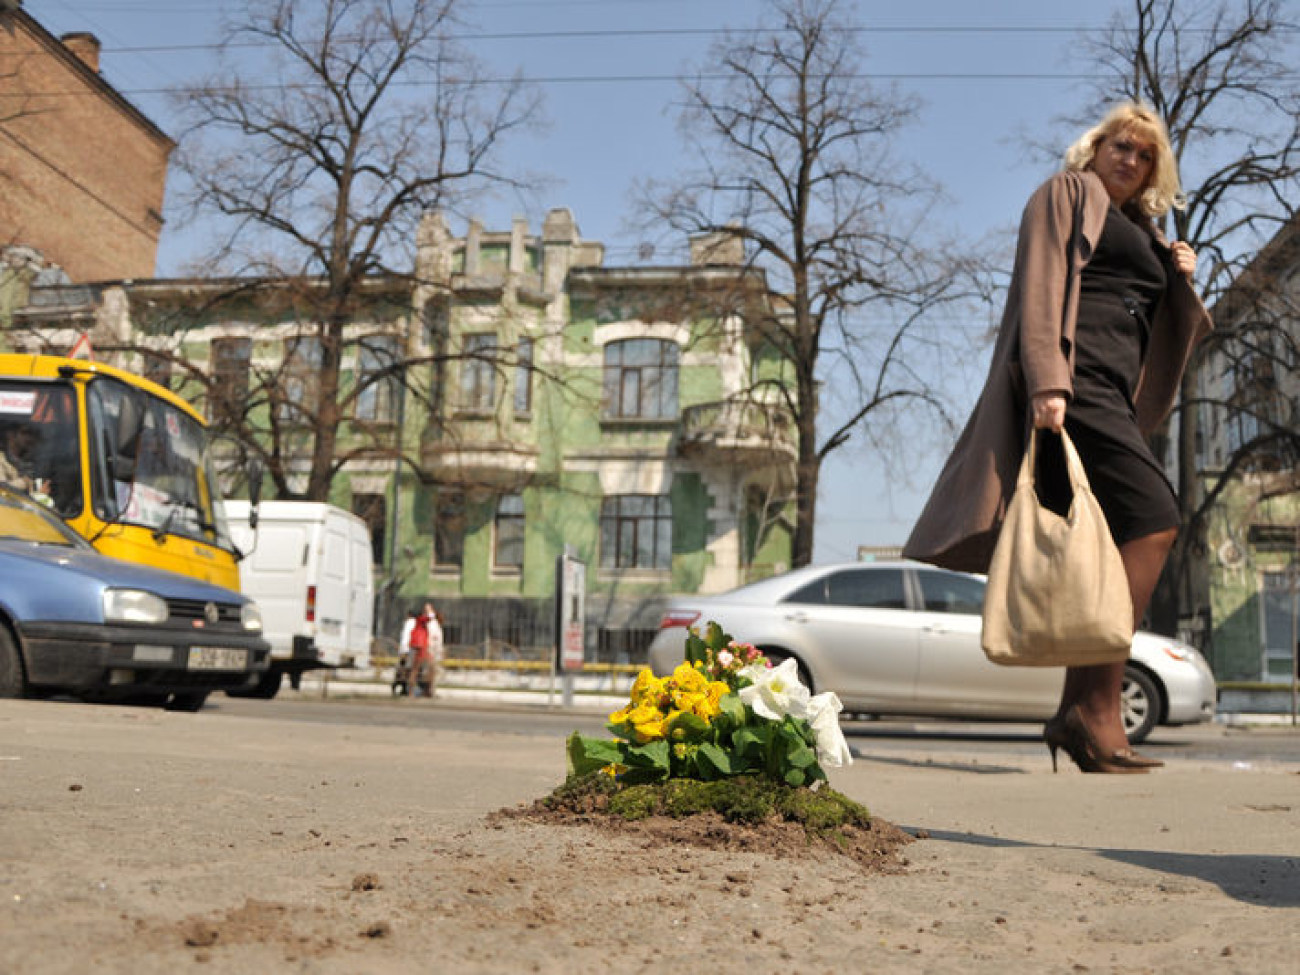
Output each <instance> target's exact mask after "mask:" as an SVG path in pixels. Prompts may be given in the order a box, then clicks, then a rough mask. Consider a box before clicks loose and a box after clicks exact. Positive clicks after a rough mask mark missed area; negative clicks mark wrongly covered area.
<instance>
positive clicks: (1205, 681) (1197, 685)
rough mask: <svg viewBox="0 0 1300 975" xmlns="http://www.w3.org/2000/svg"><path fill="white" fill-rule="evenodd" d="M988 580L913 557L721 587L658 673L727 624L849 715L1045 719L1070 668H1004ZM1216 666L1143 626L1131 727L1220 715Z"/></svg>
mask: <svg viewBox="0 0 1300 975" xmlns="http://www.w3.org/2000/svg"><path fill="white" fill-rule="evenodd" d="M983 604H984V579H983V578H982V577H980V576H975V575H967V574H965V573H960V572H949V571H946V570H944V569H937V568H934V567H933V566H929V565H923V564H920V563H914V562H853V563H848V564H844V565H825V566H810V567H807V568H803V569H796V570H795V571H793V572H787V573H785V574H783V575H779V576H775V577H773V578H771V579H765V580H763V581H762V582H756V583H752V584H751V585H748V586H742V587H741V588H739V589H734V590H732V591H731V592H728V593H724V594H722V595H718V596H684V597H680V598H675V599H673V600H672V601H671V602H670V603H669V606H668V609H667V611H666V612H665V614H664V617H663V620H662V621H661V622H660V624H659V626H660V629H659V632H658V634H657V635H656V636H655V639H654V642H653V643H651V645H650V650H649V662H650V666H651V668H652V669H653V670H654V671H655V673H657V674H666V673H668V672H670V671H671V670H672V669H673V667H675V666H676V665H677V664H678V663H680V662H681V660H682V654H683V649H684V646H685V639H686V627H688V626H700V627H701V628H702V627H703V626H704V624H706V623H708V622H709V621H714V622H717V623H718V624H719V625H720V626H721V627H722V628H723V629H724V630H725V631H726V632H727V633H730V634H731V636H732V637H734V638H735V639H736V640H738V641H740V642H742V643H752V644H754V645H755V646H757V647H758V648H759V649H761V650H762V651H763V652H764V653H766V654H767V656H768V657H769V658H771V659H772V660H773V661H777V660H781V659H784V658H786V657H793V658H795V660H796V661H798V664H799V672H800V676H801V679H802V680H803V682H804V683H805V684H807V685H808V686H809V687H810V688H811V689H812V690H813V691H814V692H818V691H834V692H835V693H836V694H838V695H839V697H840V700H841V701H843V702H844V710H845V711H846V712H854V713H859V714H877V715H883V714H890V715H917V716H927V717H944V718H982V719H990V720H1001V721H1042V720H1045V719H1046V718H1048V717H1050V716H1051V715H1052V714H1053V712H1054V711H1055V710H1056V702H1057V700H1058V699H1059V697H1060V694H1061V683H1062V681H1063V680H1064V671H1063V670H1062V669H1060V668H1054V667H1047V668H1043V667H1003V666H999V665H997V664H993V663H990V662H989V661H988V659H987V658H986V657H985V656H984V652H983V650H982V649H981V648H980V620H981V618H980V612H981V608H982V607H983ZM1215 703H1216V689H1215V683H1214V675H1213V674H1212V673H1211V672H1210V668H1209V666H1208V665H1207V664H1206V662H1205V659H1204V658H1203V657H1202V656H1201V655H1200V654H1199V653H1198V652H1197V651H1196V650H1195V649H1194V648H1193V647H1190V646H1188V645H1187V644H1185V643H1181V642H1179V641H1178V640H1174V639H1171V638H1169V637H1164V636H1159V635H1157V634H1154V633H1147V632H1145V631H1143V632H1139V633H1138V634H1137V635H1136V636H1135V637H1134V640H1133V650H1132V652H1131V655H1130V658H1129V662H1128V665H1127V667H1126V668H1125V672H1124V689H1123V705H1124V724H1125V727H1126V730H1127V731H1128V736H1129V739H1130V741H1133V742H1135V743H1136V742H1140V741H1142V740H1143V739H1144V738H1146V737H1147V735H1149V734H1150V733H1151V730H1152V729H1153V728H1154V727H1155V726H1156V725H1157V724H1166V725H1179V724H1189V723H1192V722H1197V721H1209V720H1210V719H1212V718H1213V717H1214V709H1215Z"/></svg>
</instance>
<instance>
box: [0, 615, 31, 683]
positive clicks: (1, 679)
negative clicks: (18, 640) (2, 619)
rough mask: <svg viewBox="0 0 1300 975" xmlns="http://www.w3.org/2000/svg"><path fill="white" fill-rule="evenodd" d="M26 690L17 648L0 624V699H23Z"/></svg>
mask: <svg viewBox="0 0 1300 975" xmlns="http://www.w3.org/2000/svg"><path fill="white" fill-rule="evenodd" d="M26 690H27V687H26V682H25V681H24V680H23V662H22V660H21V659H20V658H19V656H18V648H17V647H16V646H14V641H13V637H11V636H10V635H9V631H8V630H7V629H5V627H4V625H3V624H0V697H23V696H24V694H25V692H26Z"/></svg>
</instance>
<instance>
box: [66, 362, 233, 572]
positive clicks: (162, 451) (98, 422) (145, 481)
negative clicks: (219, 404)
mask: <svg viewBox="0 0 1300 975" xmlns="http://www.w3.org/2000/svg"><path fill="white" fill-rule="evenodd" d="M86 416H87V422H88V424H89V426H90V437H91V450H90V456H91V496H92V499H93V504H94V508H95V513H96V514H97V515H99V517H101V518H103V519H104V520H105V521H110V522H126V523H128V524H134V525H143V526H144V527H146V528H152V529H156V530H157V531H160V532H164V533H167V534H173V535H181V536H184V537H187V538H193V539H196V540H198V541H203V542H207V543H208V544H210V545H218V546H220V547H221V548H224V549H227V550H230V549H231V548H232V546H231V541H230V534H229V532H228V531H227V530H226V523H225V518H224V513H223V512H221V511H220V506H219V505H217V504H216V503H215V501H216V497H217V496H216V493H215V490H214V489H215V485H216V481H215V479H213V478H212V477H211V465H210V463H209V458H208V455H207V438H206V435H205V431H204V429H203V427H202V425H200V424H199V423H198V422H196V421H195V420H194V418H193V417H191V416H189V415H188V414H186V413H185V412H183V411H181V410H179V409H177V408H176V407H175V406H173V405H172V404H170V403H167V402H166V401H164V400H161V399H157V398H155V397H153V396H150V395H148V394H146V393H145V392H143V391H142V390H138V389H133V388H132V387H130V386H128V385H127V384H125V383H123V382H120V381H118V380H116V379H111V378H108V377H100V378H96V379H95V380H94V381H92V382H91V383H90V385H89V387H88V390H87V394H86Z"/></svg>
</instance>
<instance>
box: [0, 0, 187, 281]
mask: <svg viewBox="0 0 1300 975" xmlns="http://www.w3.org/2000/svg"><path fill="white" fill-rule="evenodd" d="M65 42H66V43H65ZM98 62H99V43H98V41H96V40H95V39H94V37H93V36H91V35H89V34H75V35H68V36H67V37H66V38H65V40H64V41H60V40H59V39H58V38H56V37H54V36H52V35H51V34H49V33H48V32H47V31H46V30H45V29H44V28H43V27H41V26H40V25H39V24H38V23H37V22H36V21H35V20H33V19H32V18H31V17H30V16H28V15H27V14H26V13H25V12H24V11H23V10H22V8H21V7H20V6H19V7H14V6H13V5H12V3H10V4H8V5H0V92H3V95H4V97H3V98H0V244H5V245H8V244H25V245H28V246H30V247H34V248H36V249H37V250H39V251H40V252H41V253H42V254H43V255H44V256H45V258H46V259H47V260H48V261H51V262H53V263H55V264H58V265H60V266H61V267H62V268H63V269H64V270H65V271H66V272H67V273H68V275H69V276H70V277H71V278H72V279H73V280H74V281H97V280H110V279H121V278H136V277H140V278H148V277H152V276H153V275H154V267H155V260H156V257H157V251H158V236H159V233H160V232H161V230H162V206H163V189H164V185H165V182H166V177H167V160H168V157H169V156H170V154H171V151H172V149H173V148H174V147H175V143H173V142H172V140H171V139H169V138H168V137H167V135H166V134H165V133H163V132H162V131H161V130H160V129H158V128H157V126H155V125H154V124H153V123H152V122H150V121H149V120H148V119H147V118H146V117H145V116H144V115H142V114H141V113H140V112H139V111H138V110H137V109H136V108H134V107H133V106H132V105H131V104H130V103H129V102H128V101H126V99H124V98H123V97H122V96H121V95H119V94H118V93H117V92H116V91H115V90H114V89H113V88H112V86H110V85H109V84H107V83H106V82H105V81H104V80H103V79H102V78H101V77H100V75H99V70H98Z"/></svg>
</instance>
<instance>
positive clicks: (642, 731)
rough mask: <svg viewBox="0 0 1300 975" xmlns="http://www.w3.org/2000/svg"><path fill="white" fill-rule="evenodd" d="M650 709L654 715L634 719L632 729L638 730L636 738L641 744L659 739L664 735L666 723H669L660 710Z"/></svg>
mask: <svg viewBox="0 0 1300 975" xmlns="http://www.w3.org/2000/svg"><path fill="white" fill-rule="evenodd" d="M647 710H650V711H651V713H652V714H653V715H654V716H653V717H647V718H646V720H644V721H635V720H634V721H633V722H632V729H633V730H634V731H635V732H636V740H637V741H638V742H640V743H641V744H643V745H644V744H645V743H646V742H648V741H658V740H659V739H660V738H662V737H663V736H664V725H666V724H667V723H668V721H667V719H666V718H665V717H664V716H663V714H662V713H661V712H660V711H656V710H653V709H647Z"/></svg>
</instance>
